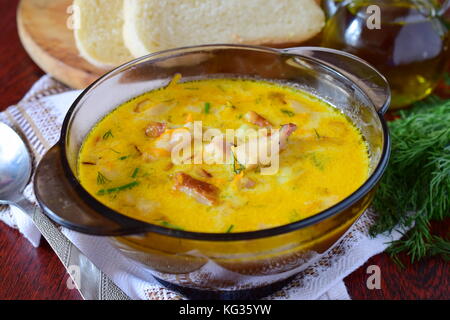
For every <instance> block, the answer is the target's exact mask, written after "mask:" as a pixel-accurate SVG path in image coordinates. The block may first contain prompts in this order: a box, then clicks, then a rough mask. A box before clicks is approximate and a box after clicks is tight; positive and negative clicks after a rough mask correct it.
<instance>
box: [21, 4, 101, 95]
mask: <svg viewBox="0 0 450 320" xmlns="http://www.w3.org/2000/svg"><path fill="white" fill-rule="evenodd" d="M71 4H72V0H21V1H20V4H19V8H18V11H17V25H18V29H19V37H20V40H21V41H22V44H23V46H24V47H25V50H26V51H27V52H28V54H29V55H30V57H31V58H32V59H33V60H34V62H35V63H36V64H37V65H38V66H39V67H40V68H41V69H42V70H44V71H45V72H46V73H49V74H50V75H52V76H53V77H54V78H56V79H58V80H59V81H61V82H63V83H65V84H66V85H68V86H70V87H72V88H76V89H83V88H85V87H87V86H88V85H89V84H91V83H92V82H93V81H95V80H96V79H97V78H98V77H99V76H101V75H102V74H103V73H105V72H106V71H108V70H102V69H99V68H97V67H95V66H93V65H91V64H90V63H89V62H87V61H86V60H84V59H83V58H81V57H80V56H79V54H78V50H77V48H76V46H75V39H74V36H73V31H72V30H71V29H69V28H68V27H67V21H68V19H69V18H70V12H69V9H68V8H69V7H70V5H71Z"/></svg>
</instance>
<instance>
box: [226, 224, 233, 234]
mask: <svg viewBox="0 0 450 320" xmlns="http://www.w3.org/2000/svg"><path fill="white" fill-rule="evenodd" d="M233 229H234V224H232V225H230V226H229V227H228V229H227V232H226V233H231V231H233Z"/></svg>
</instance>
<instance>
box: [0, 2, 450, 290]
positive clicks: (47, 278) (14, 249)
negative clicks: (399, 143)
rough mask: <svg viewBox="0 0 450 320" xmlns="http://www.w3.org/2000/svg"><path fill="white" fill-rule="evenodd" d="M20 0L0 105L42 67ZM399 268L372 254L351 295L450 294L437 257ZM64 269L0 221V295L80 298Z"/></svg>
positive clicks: (4, 47)
mask: <svg viewBox="0 0 450 320" xmlns="http://www.w3.org/2000/svg"><path fill="white" fill-rule="evenodd" d="M17 3H18V0H8V1H6V0H2V1H1V3H0V13H1V15H2V19H0V30H1V35H0V50H1V51H0V110H3V109H5V108H6V107H8V106H9V105H11V104H14V103H16V102H17V101H19V100H20V99H21V98H22V96H23V95H24V94H25V93H26V92H27V90H28V89H29V88H30V86H31V85H32V84H33V83H34V82H35V81H36V80H38V79H39V78H40V77H41V76H42V75H43V72H42V71H41V70H40V69H39V68H38V67H37V66H36V65H35V64H34V63H33V62H32V61H31V60H30V58H29V57H28V56H27V54H26V52H25V51H24V50H23V48H22V46H21V44H20V41H19V38H18V36H17V31H16V22H15V21H16V20H15V17H16V7H17ZM434 227H435V228H436V230H438V231H439V233H441V234H442V235H444V234H445V233H447V232H448V230H449V229H450V223H449V221H448V219H447V221H446V222H445V223H440V224H435V225H434ZM402 258H403V261H404V262H406V268H405V269H403V270H402V269H399V268H398V267H397V266H396V265H395V264H394V263H393V262H392V260H391V259H390V258H389V257H388V256H387V255H386V254H379V255H377V256H375V257H373V258H371V259H370V260H369V261H368V262H367V263H366V264H365V265H363V266H362V267H360V268H359V269H358V270H356V271H355V272H354V273H352V274H351V275H349V276H348V277H347V278H346V279H345V283H346V285H347V287H348V290H349V293H350V295H351V297H352V298H353V299H450V267H449V264H448V263H446V262H445V261H443V260H442V259H439V258H429V259H425V260H422V261H420V262H418V263H416V264H414V265H411V264H409V263H408V262H407V261H408V260H407V259H405V257H402ZM370 265H378V266H379V267H380V269H381V278H382V280H381V289H379V290H377V289H375V290H369V289H368V288H367V285H366V281H367V278H368V276H369V275H368V274H367V273H366V271H367V267H368V266H370ZM67 278H68V276H67V274H66V271H65V269H64V267H63V266H62V264H61V263H60V262H59V260H58V258H57V256H56V255H55V254H54V253H53V251H52V249H51V248H50V247H49V246H48V244H47V243H45V241H42V244H41V246H40V247H39V248H37V249H35V248H33V247H32V246H31V245H30V244H29V243H28V241H27V240H25V239H24V238H23V237H22V236H21V235H20V234H19V233H18V232H17V231H16V230H13V229H11V228H9V227H7V226H6V225H5V224H2V223H0V299H81V296H80V295H79V293H78V292H77V291H76V290H69V289H67V286H66V281H67Z"/></svg>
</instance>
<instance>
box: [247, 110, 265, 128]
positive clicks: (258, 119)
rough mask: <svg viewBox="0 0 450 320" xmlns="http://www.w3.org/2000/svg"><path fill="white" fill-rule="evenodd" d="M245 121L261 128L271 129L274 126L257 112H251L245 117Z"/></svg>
mask: <svg viewBox="0 0 450 320" xmlns="http://www.w3.org/2000/svg"><path fill="white" fill-rule="evenodd" d="M244 119H245V120H246V121H247V122H250V123H252V124H254V125H257V126H258V127H261V128H270V127H272V124H271V123H270V122H269V121H268V120H267V119H266V118H264V117H263V116H261V115H259V114H257V113H256V112H255V111H249V112H247V113H246V114H245V115H244Z"/></svg>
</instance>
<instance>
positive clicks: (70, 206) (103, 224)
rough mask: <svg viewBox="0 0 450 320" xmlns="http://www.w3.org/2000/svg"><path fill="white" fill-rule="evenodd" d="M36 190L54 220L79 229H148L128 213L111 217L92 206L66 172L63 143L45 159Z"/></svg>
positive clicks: (114, 233) (120, 232)
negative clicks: (62, 156)
mask: <svg viewBox="0 0 450 320" xmlns="http://www.w3.org/2000/svg"><path fill="white" fill-rule="evenodd" d="M34 192H35V194H36V199H37V200H38V203H39V205H40V206H41V208H42V210H43V211H44V213H45V214H46V215H47V216H48V217H49V218H50V219H51V220H53V221H54V222H56V223H58V224H60V225H62V226H63V227H67V228H68V229H71V230H75V231H78V232H82V233H86V234H93V235H99V236H119V235H128V234H136V233H141V232H145V225H146V224H144V223H141V222H139V221H137V220H133V219H128V218H127V217H125V216H120V217H118V218H117V217H111V218H110V217H107V216H106V214H99V213H98V212H96V211H95V210H94V209H93V208H91V207H90V206H89V205H88V204H87V203H86V201H85V200H83V199H82V197H81V196H80V195H79V194H78V193H77V192H76V190H74V188H73V186H72V185H71V184H70V183H69V181H68V180H67V178H66V175H65V173H64V169H63V166H62V161H61V150H60V146H59V144H57V145H55V146H54V147H52V148H51V149H50V150H49V151H48V152H47V153H46V154H45V155H44V157H43V158H42V159H41V161H40V162H39V165H38V167H37V168H36V173H35V176H34Z"/></svg>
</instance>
